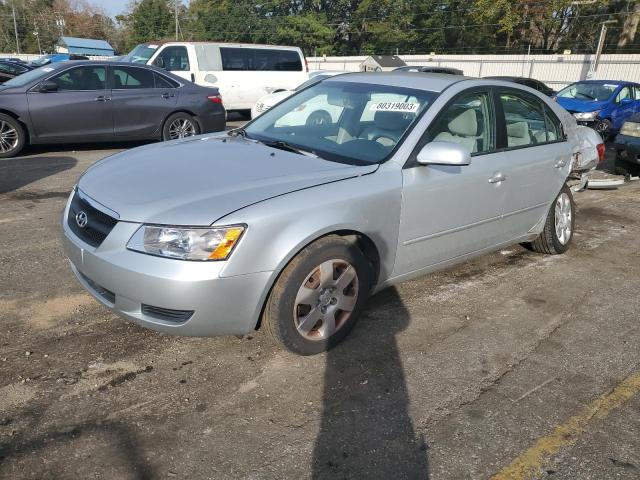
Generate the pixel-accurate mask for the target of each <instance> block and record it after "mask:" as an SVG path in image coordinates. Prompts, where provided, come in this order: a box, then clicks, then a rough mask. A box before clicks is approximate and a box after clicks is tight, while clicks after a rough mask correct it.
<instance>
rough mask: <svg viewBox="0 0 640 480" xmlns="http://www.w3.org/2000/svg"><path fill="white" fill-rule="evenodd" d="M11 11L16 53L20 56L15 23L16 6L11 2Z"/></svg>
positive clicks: (16, 24) (16, 23)
mask: <svg viewBox="0 0 640 480" xmlns="http://www.w3.org/2000/svg"><path fill="white" fill-rule="evenodd" d="M11 10H12V11H13V31H14V32H15V34H16V53H17V54H18V55H20V40H18V22H16V4H15V2H11Z"/></svg>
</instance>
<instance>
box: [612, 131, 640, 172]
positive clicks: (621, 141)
mask: <svg viewBox="0 0 640 480" xmlns="http://www.w3.org/2000/svg"><path fill="white" fill-rule="evenodd" d="M613 146H614V148H615V149H616V150H618V151H620V155H618V156H617V159H618V160H623V161H625V162H627V163H631V164H634V165H640V137H631V136H629V135H622V134H618V135H617V136H616V138H615V140H614V141H613Z"/></svg>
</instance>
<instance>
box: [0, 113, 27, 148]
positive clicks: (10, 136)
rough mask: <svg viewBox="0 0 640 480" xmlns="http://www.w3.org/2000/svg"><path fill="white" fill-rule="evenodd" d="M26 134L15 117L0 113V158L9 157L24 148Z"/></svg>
mask: <svg viewBox="0 0 640 480" xmlns="http://www.w3.org/2000/svg"><path fill="white" fill-rule="evenodd" d="M26 139H27V135H26V134H25V131H24V128H23V127H22V125H20V122H18V121H17V120H16V119H15V118H13V117H11V116H9V115H5V114H4V113H0V158H11V157H15V156H16V155H18V154H19V153H20V152H21V151H22V149H23V148H24V144H25V142H26Z"/></svg>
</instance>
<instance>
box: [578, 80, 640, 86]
mask: <svg viewBox="0 0 640 480" xmlns="http://www.w3.org/2000/svg"><path fill="white" fill-rule="evenodd" d="M573 83H594V84H598V85H604V84H605V83H607V84H613V83H615V84H616V85H640V84H639V83H636V82H629V81H627V80H578V81H577V82H573Z"/></svg>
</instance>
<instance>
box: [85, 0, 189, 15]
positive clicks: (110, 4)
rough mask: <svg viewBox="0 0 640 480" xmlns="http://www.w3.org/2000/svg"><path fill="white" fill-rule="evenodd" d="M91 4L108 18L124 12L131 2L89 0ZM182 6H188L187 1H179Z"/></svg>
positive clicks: (127, 0)
mask: <svg viewBox="0 0 640 480" xmlns="http://www.w3.org/2000/svg"><path fill="white" fill-rule="evenodd" d="M91 1H92V3H95V4H96V5H100V6H101V7H102V8H104V9H105V10H106V11H107V13H108V14H109V16H110V17H115V16H116V15H118V14H120V13H122V12H124V11H125V10H126V9H127V5H129V3H130V2H131V0H91ZM180 3H182V4H183V5H188V4H189V0H181V2H180Z"/></svg>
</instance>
